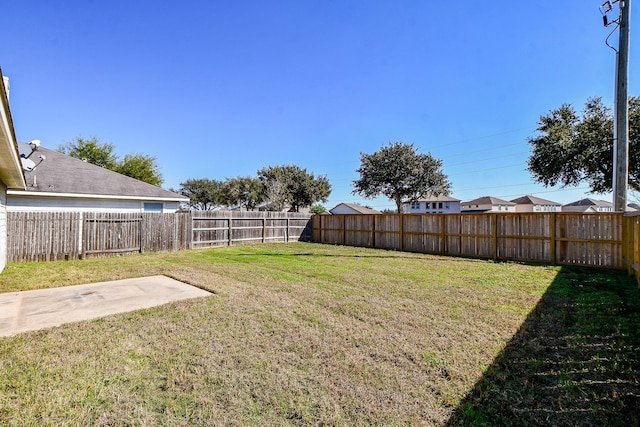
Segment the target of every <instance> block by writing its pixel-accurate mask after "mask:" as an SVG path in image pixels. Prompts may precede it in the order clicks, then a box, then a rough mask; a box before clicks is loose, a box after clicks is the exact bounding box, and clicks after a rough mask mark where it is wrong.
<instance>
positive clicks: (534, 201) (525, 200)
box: [512, 195, 562, 206]
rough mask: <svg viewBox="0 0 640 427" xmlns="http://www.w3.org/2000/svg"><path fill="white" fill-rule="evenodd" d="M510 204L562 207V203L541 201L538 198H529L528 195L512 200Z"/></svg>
mask: <svg viewBox="0 0 640 427" xmlns="http://www.w3.org/2000/svg"><path fill="white" fill-rule="evenodd" d="M512 202H513V203H515V204H517V205H554V206H561V205H562V203H558V202H554V201H551V200H546V199H541V198H540V197H536V196H530V195H527V196H522V197H518V198H517V199H513V200H512Z"/></svg>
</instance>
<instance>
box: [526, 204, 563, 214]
mask: <svg viewBox="0 0 640 427" xmlns="http://www.w3.org/2000/svg"><path fill="white" fill-rule="evenodd" d="M561 210H562V207H561V206H559V205H531V204H526V205H525V204H522V205H516V212H540V213H548V212H560V211H561Z"/></svg>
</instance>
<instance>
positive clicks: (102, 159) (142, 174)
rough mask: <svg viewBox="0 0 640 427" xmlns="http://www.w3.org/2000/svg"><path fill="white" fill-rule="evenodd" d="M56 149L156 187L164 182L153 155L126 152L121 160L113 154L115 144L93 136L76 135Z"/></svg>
mask: <svg viewBox="0 0 640 427" xmlns="http://www.w3.org/2000/svg"><path fill="white" fill-rule="evenodd" d="M58 151H60V152H61V153H64V154H66V155H67V156H70V157H74V158H76V159H80V160H84V161H86V162H89V163H91V164H94V165H96V166H100V167H103V168H105V169H109V170H112V171H114V172H118V173H120V174H122V175H126V176H129V177H131V178H134V179H137V180H140V181H143V182H146V183H148V184H151V185H155V186H157V187H159V186H161V185H162V183H163V182H164V180H163V178H162V174H161V173H160V168H159V167H158V165H157V163H156V158H155V157H152V156H146V155H144V154H127V155H125V156H124V158H123V159H122V160H119V159H118V156H117V155H116V154H115V146H114V145H113V144H109V143H106V142H105V143H103V142H100V140H98V138H96V137H95V136H94V137H91V138H89V139H84V138H82V137H79V136H77V137H75V138H74V139H73V140H71V141H68V142H67V143H65V144H62V145H60V146H59V147H58Z"/></svg>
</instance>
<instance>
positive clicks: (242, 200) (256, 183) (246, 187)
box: [224, 176, 264, 211]
mask: <svg viewBox="0 0 640 427" xmlns="http://www.w3.org/2000/svg"><path fill="white" fill-rule="evenodd" d="M224 199H225V204H226V205H227V206H234V205H240V206H242V207H244V208H245V209H246V210H248V211H252V210H254V209H255V208H257V207H258V205H259V204H260V203H262V201H263V200H264V185H263V184H262V181H260V179H258V178H251V177H248V176H240V177H237V178H228V179H227V181H226V182H225V183H224Z"/></svg>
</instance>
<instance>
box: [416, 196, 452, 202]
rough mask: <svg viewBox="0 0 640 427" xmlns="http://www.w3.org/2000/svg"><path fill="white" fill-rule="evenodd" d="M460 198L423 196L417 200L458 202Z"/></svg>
mask: <svg viewBox="0 0 640 427" xmlns="http://www.w3.org/2000/svg"><path fill="white" fill-rule="evenodd" d="M459 201H460V199H456V198H455V197H449V196H442V195H440V196H431V195H429V196H423V197H420V198H419V199H418V202H459Z"/></svg>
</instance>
